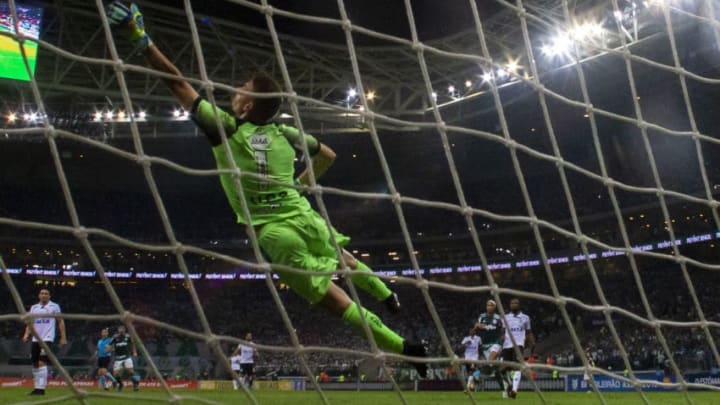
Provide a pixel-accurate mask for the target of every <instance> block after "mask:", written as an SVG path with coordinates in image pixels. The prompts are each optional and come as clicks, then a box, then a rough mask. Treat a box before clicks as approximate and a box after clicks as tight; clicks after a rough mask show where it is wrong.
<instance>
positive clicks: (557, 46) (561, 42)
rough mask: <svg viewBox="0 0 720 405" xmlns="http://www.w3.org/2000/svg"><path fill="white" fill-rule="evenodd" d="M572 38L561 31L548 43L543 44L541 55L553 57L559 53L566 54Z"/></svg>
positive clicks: (559, 54)
mask: <svg viewBox="0 0 720 405" xmlns="http://www.w3.org/2000/svg"><path fill="white" fill-rule="evenodd" d="M571 46H572V40H571V39H570V36H569V35H568V34H567V33H562V34H560V35H558V36H556V37H555V38H553V39H552V41H550V43H549V44H547V45H543V46H542V47H541V48H540V51H541V52H542V53H543V55H545V56H548V57H550V58H555V57H558V56H561V55H567V54H568V53H569V52H570V47H571Z"/></svg>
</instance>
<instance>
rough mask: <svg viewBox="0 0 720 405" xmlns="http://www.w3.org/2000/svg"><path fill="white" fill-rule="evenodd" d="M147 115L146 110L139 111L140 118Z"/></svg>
mask: <svg viewBox="0 0 720 405" xmlns="http://www.w3.org/2000/svg"><path fill="white" fill-rule="evenodd" d="M146 117H147V113H146V112H145V111H140V112H139V113H138V118H140V119H141V120H144V119H145V118H146Z"/></svg>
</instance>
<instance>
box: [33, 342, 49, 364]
mask: <svg viewBox="0 0 720 405" xmlns="http://www.w3.org/2000/svg"><path fill="white" fill-rule="evenodd" d="M45 344H47V345H48V346H50V345H51V344H52V342H45ZM30 359H31V361H32V362H33V363H37V362H38V361H42V362H43V363H45V364H48V363H50V359H48V356H47V354H46V353H45V350H43V348H42V347H40V343H38V342H32V346H31V347H30Z"/></svg>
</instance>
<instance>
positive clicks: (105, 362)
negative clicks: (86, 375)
mask: <svg viewBox="0 0 720 405" xmlns="http://www.w3.org/2000/svg"><path fill="white" fill-rule="evenodd" d="M111 358H112V357H110V356H106V357H98V362H97V366H98V368H110V367H109V366H110V359H111Z"/></svg>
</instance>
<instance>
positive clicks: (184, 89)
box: [106, 1, 198, 110]
mask: <svg viewBox="0 0 720 405" xmlns="http://www.w3.org/2000/svg"><path fill="white" fill-rule="evenodd" d="M106 12H107V17H108V20H109V21H110V24H111V25H112V26H113V27H114V28H116V29H117V31H119V32H120V33H121V34H122V35H123V36H125V37H126V38H127V39H128V40H129V41H130V42H132V43H134V44H135V45H136V46H137V47H138V48H140V50H142V52H143V54H144V55H145V60H146V61H147V63H148V65H150V67H152V68H153V69H155V70H157V71H159V72H162V73H169V74H171V75H173V76H177V77H178V78H177V79H172V78H162V81H163V82H164V83H165V84H166V85H167V86H168V87H169V88H170V91H171V92H172V93H173V95H175V98H177V100H178V101H179V102H180V105H182V106H183V108H185V109H186V110H190V108H191V107H192V105H193V102H194V101H195V99H196V98H198V93H197V91H195V89H193V87H192V86H191V85H190V84H189V83H188V82H187V81H185V80H183V79H182V77H183V75H182V73H181V72H180V70H179V69H178V68H177V66H175V65H174V64H173V63H172V62H170V60H169V59H168V58H167V57H166V56H165V55H164V54H163V53H162V52H161V51H160V50H159V49H158V48H157V46H155V43H153V41H152V39H151V38H150V36H149V35H148V34H147V32H145V23H144V20H143V15H142V13H141V12H140V9H139V8H138V7H137V5H136V4H135V3H133V4H130V6H127V5H125V4H124V3H123V2H122V1H114V2H112V3H111V4H110V5H108V7H107V9H106Z"/></svg>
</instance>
